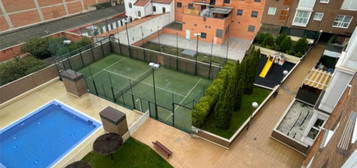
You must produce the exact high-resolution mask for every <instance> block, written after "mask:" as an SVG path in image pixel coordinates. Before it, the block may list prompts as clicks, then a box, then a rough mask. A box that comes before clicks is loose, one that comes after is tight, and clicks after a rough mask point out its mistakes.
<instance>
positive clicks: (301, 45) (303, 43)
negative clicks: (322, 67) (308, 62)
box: [293, 38, 309, 57]
mask: <svg viewBox="0 0 357 168" xmlns="http://www.w3.org/2000/svg"><path fill="white" fill-rule="evenodd" d="M308 45H309V44H308V42H307V40H306V38H301V39H299V40H298V41H297V42H296V43H295V46H294V48H293V50H294V51H295V53H296V56H298V57H301V56H302V55H303V54H304V53H305V52H306V50H307V48H308Z"/></svg>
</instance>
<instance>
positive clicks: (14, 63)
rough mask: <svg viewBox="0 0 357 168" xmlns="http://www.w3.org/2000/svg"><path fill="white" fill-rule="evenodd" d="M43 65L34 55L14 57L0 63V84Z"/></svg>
mask: <svg viewBox="0 0 357 168" xmlns="http://www.w3.org/2000/svg"><path fill="white" fill-rule="evenodd" d="M43 67H44V63H43V62H42V61H41V60H39V59H36V58H34V57H31V56H28V57H24V58H16V59H14V60H11V61H8V62H5V63H2V64H0V85H4V84H6V83H9V82H11V81H14V80H16V79H18V78H21V77H23V76H25V75H28V74H30V73H32V72H35V71H37V70H39V69H41V68H43Z"/></svg>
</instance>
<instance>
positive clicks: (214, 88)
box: [192, 63, 235, 128]
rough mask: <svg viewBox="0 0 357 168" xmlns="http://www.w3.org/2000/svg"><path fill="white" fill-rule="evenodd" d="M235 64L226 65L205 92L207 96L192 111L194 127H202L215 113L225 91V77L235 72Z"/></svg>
mask: <svg viewBox="0 0 357 168" xmlns="http://www.w3.org/2000/svg"><path fill="white" fill-rule="evenodd" d="M234 67H235V66H234V64H231V63H226V65H225V66H224V67H223V68H222V69H221V71H220V72H219V73H218V75H217V77H216V79H214V80H213V82H212V83H211V85H210V86H209V87H208V88H207V90H206V91H205V95H204V96H203V97H201V98H200V100H199V101H198V103H197V104H196V105H195V106H194V107H193V109H192V125H194V126H196V127H199V128H200V127H201V126H202V125H203V123H204V122H205V121H206V119H207V117H208V115H209V114H210V113H211V112H212V111H214V110H213V109H214V107H215V105H216V102H217V101H218V98H219V96H220V93H222V92H223V91H224V87H223V86H224V83H225V76H226V75H227V74H229V73H231V72H233V68H234Z"/></svg>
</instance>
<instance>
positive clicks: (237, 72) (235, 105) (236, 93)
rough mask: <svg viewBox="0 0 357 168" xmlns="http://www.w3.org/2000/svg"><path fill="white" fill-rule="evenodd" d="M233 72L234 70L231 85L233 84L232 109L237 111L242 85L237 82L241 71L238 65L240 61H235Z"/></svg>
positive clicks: (240, 99)
mask: <svg viewBox="0 0 357 168" xmlns="http://www.w3.org/2000/svg"><path fill="white" fill-rule="evenodd" d="M234 70H235V72H234V77H233V80H232V82H233V86H234V92H233V93H234V95H233V110H234V111H237V110H239V109H240V105H241V101H242V93H243V92H242V91H243V89H242V86H241V84H240V83H239V82H240V79H241V77H240V75H241V74H240V71H241V67H240V62H239V61H237V62H236V66H235V69H234Z"/></svg>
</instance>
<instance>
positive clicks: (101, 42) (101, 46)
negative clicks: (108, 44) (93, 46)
mask: <svg viewBox="0 0 357 168" xmlns="http://www.w3.org/2000/svg"><path fill="white" fill-rule="evenodd" d="M100 48H101V49H102V54H103V56H102V57H104V48H103V40H101V41H100Z"/></svg>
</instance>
